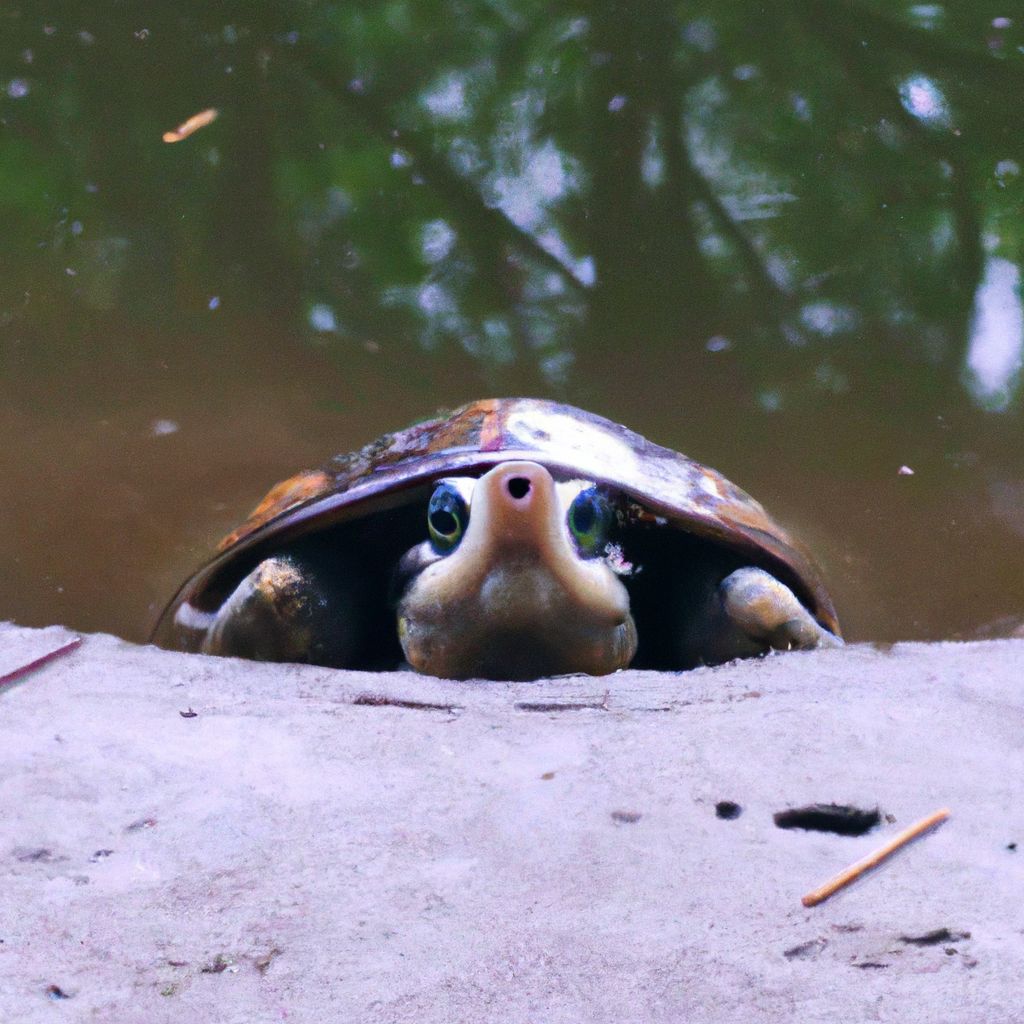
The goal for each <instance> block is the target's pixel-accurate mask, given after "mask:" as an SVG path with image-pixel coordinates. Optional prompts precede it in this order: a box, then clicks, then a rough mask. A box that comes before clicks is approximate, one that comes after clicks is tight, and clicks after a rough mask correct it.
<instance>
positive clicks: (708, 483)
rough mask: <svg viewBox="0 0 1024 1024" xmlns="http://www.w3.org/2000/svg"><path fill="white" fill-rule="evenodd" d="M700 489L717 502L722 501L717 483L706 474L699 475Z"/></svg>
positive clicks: (720, 490)
mask: <svg viewBox="0 0 1024 1024" xmlns="http://www.w3.org/2000/svg"><path fill="white" fill-rule="evenodd" d="M700 487H701V490H703V491H706V492H707V493H708V494H710V495H711V497H712V498H717V499H718V500H719V501H721V500H722V498H723V495H722V489H721V488H720V487H719V486H718V481H717V480H716V479H715V478H714V477H713V476H710V475H709V474H707V473H701V475H700Z"/></svg>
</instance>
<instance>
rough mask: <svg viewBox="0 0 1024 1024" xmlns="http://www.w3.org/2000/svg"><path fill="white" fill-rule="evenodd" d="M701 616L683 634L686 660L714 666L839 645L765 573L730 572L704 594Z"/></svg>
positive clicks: (798, 603) (839, 645)
mask: <svg viewBox="0 0 1024 1024" xmlns="http://www.w3.org/2000/svg"><path fill="white" fill-rule="evenodd" d="M704 609H705V610H704V614H703V615H699V616H697V617H696V619H695V620H693V621H691V624H690V626H689V628H688V629H687V630H685V631H684V646H683V650H684V652H685V651H690V652H691V654H690V657H689V660H691V661H692V662H696V663H704V664H711V665H714V664H719V663H721V662H723V661H731V660H733V659H734V658H751V657H756V656H758V655H761V654H767V653H768V651H772V650H775V651H791V650H809V649H811V648H815V647H841V646H842V645H843V641H842V640H841V639H840V638H839V637H837V636H836V635H835V634H834V633H830V632H829V631H828V630H827V629H824V628H823V627H822V626H820V625H819V624H818V623H817V622H816V621H815V619H814V616H812V615H811V613H810V612H809V611H808V610H807V609H806V608H805V607H804V606H803V605H802V604H801V603H800V601H799V599H798V598H797V596H796V595H795V594H794V593H793V591H792V590H790V589H789V587H787V586H786V585H785V584H784V583H782V582H780V581H779V580H777V579H776V578H775V577H774V576H772V575H771V574H770V573H768V572H765V571H764V569H755V568H752V567H744V568H742V569H736V570H734V571H733V572H731V573H729V575H728V576H726V577H725V578H724V579H723V580H721V582H720V583H718V585H717V586H715V587H713V589H710V591H709V592H707V596H706V600H705V605H704Z"/></svg>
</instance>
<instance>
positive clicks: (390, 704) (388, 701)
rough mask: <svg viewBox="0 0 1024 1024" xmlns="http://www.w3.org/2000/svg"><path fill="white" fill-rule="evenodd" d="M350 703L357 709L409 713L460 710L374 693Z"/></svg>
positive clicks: (363, 694)
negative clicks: (382, 709) (392, 709)
mask: <svg viewBox="0 0 1024 1024" xmlns="http://www.w3.org/2000/svg"><path fill="white" fill-rule="evenodd" d="M352 703H353V704H354V705H355V706H356V707H358V708H406V709H408V710H411V711H447V712H449V713H451V714H454V713H455V712H457V711H461V710H462V708H461V707H459V706H458V705H456V704H429V703H427V702H426V701H420V700H402V699H400V698H398V697H385V696H383V695H382V694H376V693H362V694H360V695H359V696H358V697H356V699H355V700H354V701H352Z"/></svg>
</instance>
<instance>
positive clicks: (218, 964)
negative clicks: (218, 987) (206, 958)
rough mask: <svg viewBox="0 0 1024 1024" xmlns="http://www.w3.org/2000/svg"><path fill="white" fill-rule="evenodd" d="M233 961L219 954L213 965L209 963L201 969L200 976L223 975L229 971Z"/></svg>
mask: <svg viewBox="0 0 1024 1024" xmlns="http://www.w3.org/2000/svg"><path fill="white" fill-rule="evenodd" d="M230 962H231V961H230V960H228V959H226V958H225V957H224V956H223V954H221V953H218V954H217V955H216V956H215V957H214V958H213V961H212V962H211V963H208V964H207V965H206V966H205V967H200V968H199V973H200V974H223V973H224V972H225V971H226V970H227V969H228V964H229V963H230Z"/></svg>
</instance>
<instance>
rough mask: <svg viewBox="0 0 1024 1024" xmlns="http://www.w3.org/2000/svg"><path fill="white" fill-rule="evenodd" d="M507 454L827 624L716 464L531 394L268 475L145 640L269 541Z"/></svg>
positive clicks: (178, 643) (169, 636)
mask: <svg viewBox="0 0 1024 1024" xmlns="http://www.w3.org/2000/svg"><path fill="white" fill-rule="evenodd" d="M511 459H527V460H530V461H533V462H537V463H540V464H541V465H543V466H546V467H547V468H548V469H549V470H551V471H552V472H553V473H555V474H556V475H563V476H565V475H568V476H572V477H582V478H586V479H589V480H593V481H594V482H595V483H599V484H604V485H607V486H609V487H611V488H614V489H616V490H618V491H621V492H622V493H623V494H625V495H626V497H627V499H629V500H630V502H631V505H632V506H634V508H633V511H634V513H635V514H636V515H638V516H640V517H646V518H647V519H648V520H649V521H651V522H656V523H658V524H664V526H666V527H668V528H675V529H679V530H683V531H685V532H687V533H689V534H691V535H693V536H695V537H698V538H704V539H706V540H708V541H710V542H713V543H716V544H719V545H722V546H724V547H725V548H727V549H730V550H732V551H734V552H735V553H737V554H740V555H743V556H744V557H745V558H749V559H750V561H751V563H752V564H757V565H760V566H762V567H764V568H765V569H767V570H768V571H770V572H772V573H773V574H774V575H776V576H777V577H778V578H779V579H781V580H782V581H783V582H785V583H786V584H788V585H789V586H790V587H792V588H793V589H794V591H795V593H797V595H798V596H799V597H800V599H801V600H802V601H803V602H804V604H805V605H806V606H807V608H808V609H809V610H810V611H811V612H812V613H813V614H814V616H815V617H816V618H817V620H818V621H819V622H820V623H821V624H822V625H823V626H825V628H826V629H829V630H831V631H832V632H833V633H836V634H837V635H838V633H839V624H838V621H837V618H836V613H835V610H834V608H833V606H832V602H831V600H830V598H829V596H828V593H827V591H826V590H825V586H824V583H823V581H822V579H821V576H820V573H819V571H818V569H817V567H816V566H815V565H814V562H813V561H812V560H811V558H810V556H809V555H808V553H807V552H806V551H805V550H804V549H803V548H802V547H801V546H800V545H799V544H798V543H797V542H796V541H795V540H793V538H791V537H790V536H789V534H788V533H786V531H785V530H783V529H782V527H781V526H779V525H778V523H776V522H775V521H774V520H773V519H772V518H771V517H770V516H769V515H768V513H767V512H766V511H765V510H764V508H763V507H762V506H761V504H760V503H759V502H757V501H755V500H754V499H753V498H752V497H750V495H749V494H747V493H746V492H745V491H743V490H741V489H740V488H739V487H737V486H736V485H735V484H733V483H731V482H730V481H729V480H727V479H726V478H725V477H723V476H722V475H721V474H720V473H718V472H716V471H715V470H713V469H709V468H708V467H707V466H703V465H701V464H700V463H699V462H695V461H694V460H692V459H690V458H687V457H686V456H685V455H681V454H680V453H678V452H675V451H672V450H670V449H668V448H663V447H661V446H660V445H657V444H653V443H652V442H650V441H648V440H647V439H646V438H643V437H641V436H640V435H639V434H637V433H635V432H633V431H632V430H629V429H627V428H626V427H623V426H621V425H619V424H617V423H613V422H612V421H611V420H608V419H605V418H604V417H601V416H597V415H595V414H594V413H590V412H586V411H585V410H582V409H577V408H574V407H573V406H569V405H564V404H561V403H558V402H552V401H546V400H542V399H534V398H495V399H484V400H481V401H477V402H471V403H470V404H468V405H464V406H462V407H461V408H459V409H456V410H455V411H454V412H452V413H450V414H448V415H445V416H441V417H438V418H436V419H431V420H427V421H425V422H422V423H417V424H415V425H413V426H411V427H408V428H407V429H405V430H401V431H398V432H397V433H394V434H385V435H384V436H383V437H380V438H378V439H377V440H376V441H374V442H372V443H371V444H368V445H367V446H366V447H364V448H361V449H360V450H359V451H356V452H352V453H350V454H345V455H338V456H335V457H334V458H333V459H331V460H330V461H329V462H327V463H326V464H325V465H324V466H322V467H321V468H320V469H317V470H306V471H303V472H301V473H298V474H297V475H295V476H293V477H290V478H289V479H287V480H284V481H282V482H281V483H279V484H277V485H276V486H275V487H273V488H272V489H271V490H270V492H269V493H268V494H267V495H266V497H265V498H264V499H263V500H262V501H261V502H260V504H259V505H258V506H257V507H256V508H255V509H254V510H253V512H252V514H251V515H250V516H249V518H248V519H247V520H246V521H245V522H244V523H242V524H241V526H239V527H238V528H237V529H236V530H234V531H232V532H231V533H230V534H228V535H227V536H226V537H225V538H224V539H223V540H222V541H221V542H220V544H219V545H218V554H217V555H216V556H215V557H214V558H213V559H212V560H211V561H210V562H209V563H208V564H207V565H206V566H204V567H203V568H202V569H200V570H199V572H197V573H196V574H195V575H194V576H193V577H192V578H191V579H190V580H188V581H187V582H186V583H185V584H184V586H183V587H182V588H181V589H180V590H179V592H178V594H177V595H176V596H175V598H174V599H173V600H172V601H171V603H170V604H169V605H168V607H167V608H166V609H165V611H164V612H163V614H162V616H161V617H160V620H159V622H158V624H157V627H156V629H155V631H154V640H155V642H157V643H160V644H163V645H165V646H171V647H179V648H181V647H184V648H186V649H190V648H191V645H190V644H189V643H188V642H186V641H183V640H182V639H181V638H180V637H177V636H176V631H175V628H174V618H175V615H176V613H177V611H178V609H179V607H181V605H183V604H184V603H185V602H188V603H189V604H190V605H191V606H192V607H193V608H195V609H199V610H214V609H215V608H216V607H217V606H218V605H219V603H220V601H221V600H222V599H223V596H224V588H225V580H228V581H232V580H236V579H238V578H241V576H242V575H244V573H245V572H248V571H249V568H251V567H252V566H253V565H254V564H255V563H256V562H257V561H258V560H259V559H260V558H263V557H266V555H267V554H268V553H269V552H271V551H273V550H275V549H280V548H281V547H282V546H283V545H285V544H288V543H291V542H293V541H295V540H297V539H299V538H302V537H305V536H307V535H309V534H311V533H314V532H317V531H320V530H322V529H326V528H328V527H331V526H334V525H337V524H341V523H344V522H347V521H349V520H356V519H361V518H363V517H365V516H368V515H370V514H371V513H376V512H378V511H382V510H385V509H393V508H397V507H400V506H402V505H405V504H408V503H410V502H413V501H415V500H416V498H417V497H418V495H419V492H421V491H423V490H424V489H426V488H428V487H429V485H430V484H431V483H432V482H433V481H434V480H437V479H438V478H439V477H443V476H451V475H455V474H460V473H465V474H469V475H479V474H482V473H484V472H486V471H487V470H488V469H490V468H491V467H492V466H494V465H496V464H497V463H499V462H503V461H507V460H511ZM232 585H233V584H232Z"/></svg>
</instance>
